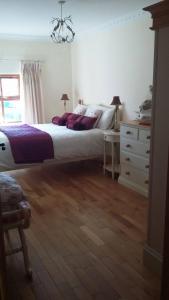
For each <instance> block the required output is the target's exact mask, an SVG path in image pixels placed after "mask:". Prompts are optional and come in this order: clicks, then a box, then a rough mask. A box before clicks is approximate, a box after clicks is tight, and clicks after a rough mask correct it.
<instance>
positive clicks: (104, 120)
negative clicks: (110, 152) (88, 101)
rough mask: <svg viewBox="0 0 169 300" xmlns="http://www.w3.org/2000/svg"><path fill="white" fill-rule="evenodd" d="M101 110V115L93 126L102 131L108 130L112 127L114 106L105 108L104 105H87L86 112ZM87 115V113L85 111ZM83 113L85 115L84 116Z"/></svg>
mask: <svg viewBox="0 0 169 300" xmlns="http://www.w3.org/2000/svg"><path fill="white" fill-rule="evenodd" d="M89 109H90V110H91V111H94V110H99V111H100V110H101V111H102V114H101V115H100V118H99V119H98V121H97V122H96V124H95V127H96V128H100V129H103V130H106V129H110V128H112V126H113V122H114V112H115V106H112V105H111V106H106V105H102V104H100V105H89V106H88V108H87V110H89ZM86 113H87V111H86ZM86 113H85V115H86Z"/></svg>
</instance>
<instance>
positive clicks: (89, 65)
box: [72, 16, 154, 120]
mask: <svg viewBox="0 0 169 300" xmlns="http://www.w3.org/2000/svg"><path fill="white" fill-rule="evenodd" d="M150 25H151V20H150V17H149V16H142V17H140V18H138V19H135V20H131V21H129V22H127V23H125V24H124V23H123V24H121V25H120V24H119V25H116V26H114V27H112V28H111V29H109V30H108V29H107V30H102V31H100V32H95V33H91V34H85V35H84V36H83V38H81V40H80V41H78V42H76V43H74V44H73V45H72V78H73V98H74V100H75V102H76V101H77V100H78V99H79V98H82V99H83V100H84V102H85V103H107V104H108V103H110V102H111V100H112V97H113V96H114V95H119V96H120V98H121V101H122V102H123V104H124V107H123V111H124V113H123V118H124V119H125V120H127V119H133V118H135V117H136V114H135V113H134V111H136V110H138V106H139V105H140V104H141V103H142V102H143V100H145V99H146V98H147V96H149V85H150V84H152V81H153V51H154V32H153V31H150V30H149V27H150Z"/></svg>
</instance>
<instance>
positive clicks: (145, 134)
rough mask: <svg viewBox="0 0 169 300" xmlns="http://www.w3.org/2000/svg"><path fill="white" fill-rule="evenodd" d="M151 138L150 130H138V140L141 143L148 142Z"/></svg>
mask: <svg viewBox="0 0 169 300" xmlns="http://www.w3.org/2000/svg"><path fill="white" fill-rule="evenodd" d="M150 138H151V131H150V130H145V129H140V130H139V141H140V142H143V143H149V142H150Z"/></svg>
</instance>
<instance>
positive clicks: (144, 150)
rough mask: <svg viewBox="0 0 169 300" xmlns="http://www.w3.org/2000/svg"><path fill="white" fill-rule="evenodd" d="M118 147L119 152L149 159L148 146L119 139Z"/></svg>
mask: <svg viewBox="0 0 169 300" xmlns="http://www.w3.org/2000/svg"><path fill="white" fill-rule="evenodd" d="M120 147H121V151H127V152H131V153H134V154H138V155H141V156H144V157H147V158H149V154H150V144H147V143H145V144H143V143H139V142H136V141H132V140H129V139H125V138H123V137H121V140H120Z"/></svg>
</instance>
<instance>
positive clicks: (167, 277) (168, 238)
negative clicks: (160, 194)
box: [161, 155, 169, 300]
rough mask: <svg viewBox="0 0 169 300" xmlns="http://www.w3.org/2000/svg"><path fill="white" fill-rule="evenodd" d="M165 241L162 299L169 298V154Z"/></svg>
mask: <svg viewBox="0 0 169 300" xmlns="http://www.w3.org/2000/svg"><path fill="white" fill-rule="evenodd" d="M164 230H165V231H164V243H163V265H162V277H161V300H168V299H169V155H168V176H167V193H166V207H165V229H164Z"/></svg>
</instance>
